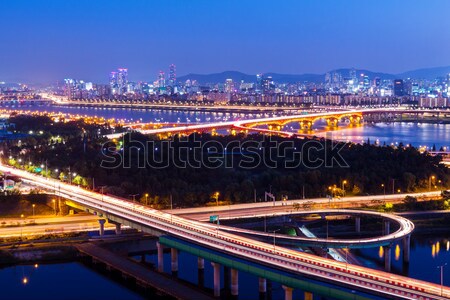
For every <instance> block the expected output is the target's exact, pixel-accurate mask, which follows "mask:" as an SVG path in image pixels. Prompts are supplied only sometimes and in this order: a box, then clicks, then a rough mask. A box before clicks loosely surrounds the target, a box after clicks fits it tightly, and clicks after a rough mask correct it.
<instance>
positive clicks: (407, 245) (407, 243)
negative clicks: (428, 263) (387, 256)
mask: <svg viewBox="0 0 450 300" xmlns="http://www.w3.org/2000/svg"><path fill="white" fill-rule="evenodd" d="M410 250H411V235H407V236H405V237H404V238H403V262H404V263H409V253H410Z"/></svg>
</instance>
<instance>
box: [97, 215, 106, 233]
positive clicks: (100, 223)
mask: <svg viewBox="0 0 450 300" xmlns="http://www.w3.org/2000/svg"><path fill="white" fill-rule="evenodd" d="M105 223H106V220H105V219H100V220H98V224H99V225H100V228H99V231H98V235H100V236H102V235H104V234H105Z"/></svg>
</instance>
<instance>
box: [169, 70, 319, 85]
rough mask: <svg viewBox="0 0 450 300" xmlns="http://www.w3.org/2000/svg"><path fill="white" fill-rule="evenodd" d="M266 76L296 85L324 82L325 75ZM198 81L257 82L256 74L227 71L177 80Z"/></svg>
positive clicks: (265, 74) (190, 75) (271, 74)
mask: <svg viewBox="0 0 450 300" xmlns="http://www.w3.org/2000/svg"><path fill="white" fill-rule="evenodd" d="M264 76H272V78H273V80H274V81H276V82H285V83H295V82H303V81H309V82H321V81H323V80H324V76H325V75H318V74H301V75H292V74H278V73H264ZM188 79H190V80H197V81H198V82H199V83H200V84H208V83H217V82H225V80H227V79H233V81H234V82H239V81H241V80H243V81H245V82H255V81H256V74H253V75H249V74H245V73H242V72H238V71H225V72H222V73H214V74H188V75H185V76H180V77H178V78H177V80H178V81H180V82H184V81H186V80H188Z"/></svg>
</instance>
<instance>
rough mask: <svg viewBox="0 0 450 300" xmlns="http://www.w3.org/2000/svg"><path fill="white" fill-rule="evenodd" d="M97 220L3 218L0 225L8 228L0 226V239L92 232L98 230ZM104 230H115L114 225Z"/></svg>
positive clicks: (89, 217)
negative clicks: (3, 224) (2, 224)
mask: <svg viewBox="0 0 450 300" xmlns="http://www.w3.org/2000/svg"><path fill="white" fill-rule="evenodd" d="M98 219H99V217H97V216H92V215H83V216H66V217H42V218H35V219H34V218H24V219H21V218H7V219H6V218H3V219H0V223H3V222H5V225H6V226H8V227H5V226H1V225H0V238H9V237H21V236H33V235H47V234H57V233H68V232H85V231H94V230H98V229H99V224H98ZM32 224H33V225H32ZM105 229H115V225H111V224H105Z"/></svg>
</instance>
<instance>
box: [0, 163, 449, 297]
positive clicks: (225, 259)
mask: <svg viewBox="0 0 450 300" xmlns="http://www.w3.org/2000/svg"><path fill="white" fill-rule="evenodd" d="M0 171H1V172H6V173H9V174H12V175H15V176H19V177H21V178H22V180H23V181H26V182H29V183H31V184H34V185H36V186H39V187H42V188H45V189H48V190H54V191H57V193H58V195H60V196H61V197H64V198H66V199H69V202H72V204H73V205H76V206H78V207H82V208H84V209H85V210H86V211H89V212H93V213H96V214H98V215H101V216H103V217H105V218H107V219H109V220H111V221H113V222H116V224H117V226H119V227H120V224H124V225H128V226H131V227H133V228H136V229H138V230H142V231H144V232H147V233H150V234H153V235H155V236H158V237H159V241H160V242H159V247H158V249H159V251H158V268H161V266H162V264H163V262H164V259H163V255H162V246H163V245H165V246H168V247H170V248H171V262H172V268H173V269H175V270H176V269H177V268H178V251H179V250H182V251H187V252H190V253H192V254H196V255H198V256H199V267H200V265H201V264H200V261H203V263H204V259H205V258H206V259H208V260H210V261H211V262H212V265H213V267H214V294H215V296H219V294H220V267H221V264H223V265H227V266H229V267H231V268H232V270H231V274H232V276H231V277H232V278H231V279H232V280H231V282H232V294H233V295H237V293H238V275H237V274H238V271H239V270H240V271H245V272H249V273H252V274H255V275H258V276H260V288H261V287H263V288H264V289H265V280H266V279H270V280H274V281H277V282H279V283H281V284H283V286H284V290H285V299H286V300H290V299H292V289H293V288H299V289H302V290H303V291H305V293H308V297H311V296H310V295H311V293H315V294H318V295H322V296H329V297H333V298H335V299H367V298H366V297H364V296H363V295H361V294H358V293H353V292H345V291H342V290H341V289H333V288H330V287H329V286H327V287H326V288H324V287H323V285H319V284H317V283H314V282H323V283H327V284H331V285H333V286H341V287H345V288H347V289H350V290H353V291H355V290H359V291H362V292H363V293H365V294H371V295H376V296H381V297H383V298H390V299H429V300H431V299H448V298H450V288H448V287H441V286H440V285H437V284H433V283H429V282H425V281H421V280H416V279H412V278H407V277H403V276H398V275H394V274H391V273H386V272H381V271H377V270H373V269H369V268H365V267H361V266H355V265H350V264H345V263H341V262H337V261H334V260H330V259H326V258H322V257H318V256H315V255H311V254H307V253H302V252H298V251H294V250H290V249H287V248H283V247H279V246H275V245H270V244H267V243H263V242H259V241H255V240H254V239H250V238H247V237H243V236H240V235H236V234H233V233H229V232H227V231H225V230H222V229H221V227H220V226H218V225H217V226H211V224H205V223H202V222H198V221H194V220H189V219H186V218H183V217H179V216H176V215H173V214H169V213H166V212H162V211H158V210H154V209H151V208H149V207H145V206H142V205H139V204H136V203H133V202H130V201H128V200H124V199H121V198H118V197H113V196H109V195H108V196H107V195H101V194H98V193H94V192H91V191H87V190H84V189H82V188H79V187H77V186H73V185H70V184H66V183H63V182H59V181H57V180H53V179H49V178H44V177H42V176H39V175H34V174H31V173H28V172H26V171H23V170H18V169H15V168H12V167H8V166H4V165H1V166H0ZM101 226H103V225H102V223H101ZM249 266H253V267H249ZM173 269H172V270H173ZM261 270H262V271H261ZM309 280H313V281H314V282H310V281H309ZM305 295H306V294H305Z"/></svg>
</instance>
